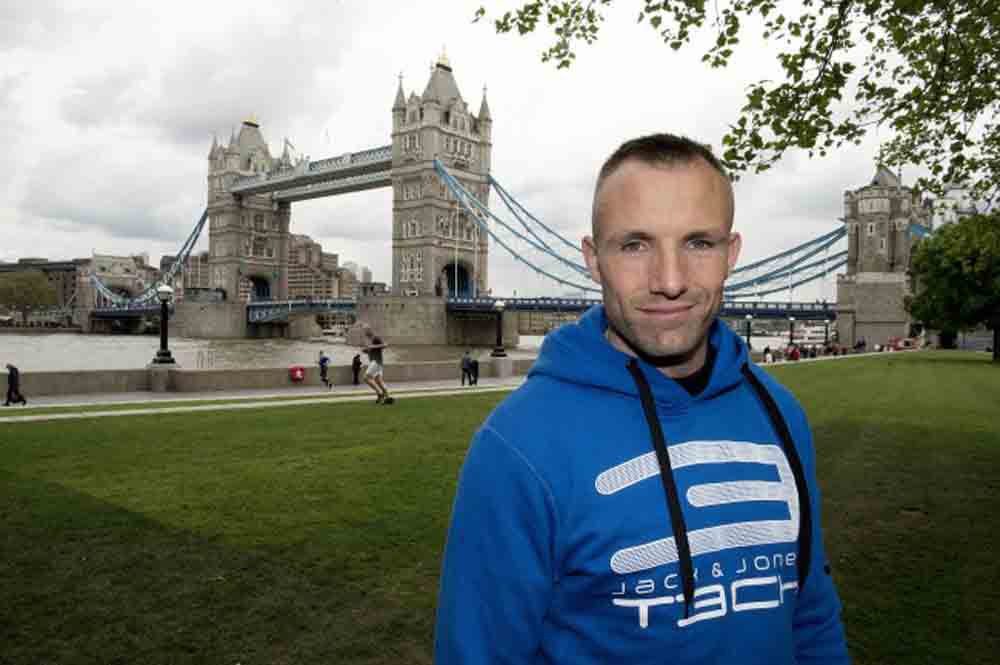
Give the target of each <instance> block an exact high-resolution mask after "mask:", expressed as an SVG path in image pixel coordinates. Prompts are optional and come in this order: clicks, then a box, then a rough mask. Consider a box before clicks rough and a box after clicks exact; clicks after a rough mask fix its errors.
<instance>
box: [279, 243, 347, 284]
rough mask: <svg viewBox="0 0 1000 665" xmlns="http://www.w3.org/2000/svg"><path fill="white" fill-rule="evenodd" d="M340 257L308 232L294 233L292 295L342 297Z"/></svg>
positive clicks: (290, 257)
mask: <svg viewBox="0 0 1000 665" xmlns="http://www.w3.org/2000/svg"><path fill="white" fill-rule="evenodd" d="M337 263H338V257H337V255H336V254H330V253H327V252H324V251H323V246H322V245H320V244H319V243H318V242H316V241H314V240H313V239H312V238H310V237H309V236H307V235H295V234H293V235H291V236H290V242H289V249H288V297H289V298H306V297H312V298H339V297H340V278H339V270H338V269H337Z"/></svg>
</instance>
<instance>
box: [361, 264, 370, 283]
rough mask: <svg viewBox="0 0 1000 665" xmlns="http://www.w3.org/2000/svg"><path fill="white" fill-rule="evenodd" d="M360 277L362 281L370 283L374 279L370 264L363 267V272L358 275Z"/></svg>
mask: <svg viewBox="0 0 1000 665" xmlns="http://www.w3.org/2000/svg"><path fill="white" fill-rule="evenodd" d="M358 279H360V280H361V281H362V283H368V282H371V281H372V271H371V270H370V269H369V268H368V266H362V267H361V274H360V275H358Z"/></svg>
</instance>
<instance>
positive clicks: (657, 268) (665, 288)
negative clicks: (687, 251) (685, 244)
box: [649, 247, 688, 298]
mask: <svg viewBox="0 0 1000 665" xmlns="http://www.w3.org/2000/svg"><path fill="white" fill-rule="evenodd" d="M687 289H688V278H687V262H686V261H685V259H684V255H683V252H682V251H681V250H680V249H678V248H676V247H661V248H659V249H658V250H657V251H656V252H654V256H653V260H652V265H651V266H650V270H649V291H650V293H659V294H662V295H664V296H666V297H668V298H678V297H680V296H681V295H682V294H683V293H684V292H685V291H687Z"/></svg>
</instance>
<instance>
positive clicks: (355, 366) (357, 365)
mask: <svg viewBox="0 0 1000 665" xmlns="http://www.w3.org/2000/svg"><path fill="white" fill-rule="evenodd" d="M360 373H361V354H360V353H355V354H354V358H352V359H351V374H353V375H354V385H359V384H358V374H360Z"/></svg>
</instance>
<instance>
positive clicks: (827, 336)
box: [823, 319, 830, 347]
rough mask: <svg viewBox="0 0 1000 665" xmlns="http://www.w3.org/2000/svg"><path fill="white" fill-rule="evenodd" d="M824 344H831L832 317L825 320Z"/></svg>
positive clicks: (825, 345)
mask: <svg viewBox="0 0 1000 665" xmlns="http://www.w3.org/2000/svg"><path fill="white" fill-rule="evenodd" d="M823 346H824V347H827V346H830V319H825V320H824V321H823Z"/></svg>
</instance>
